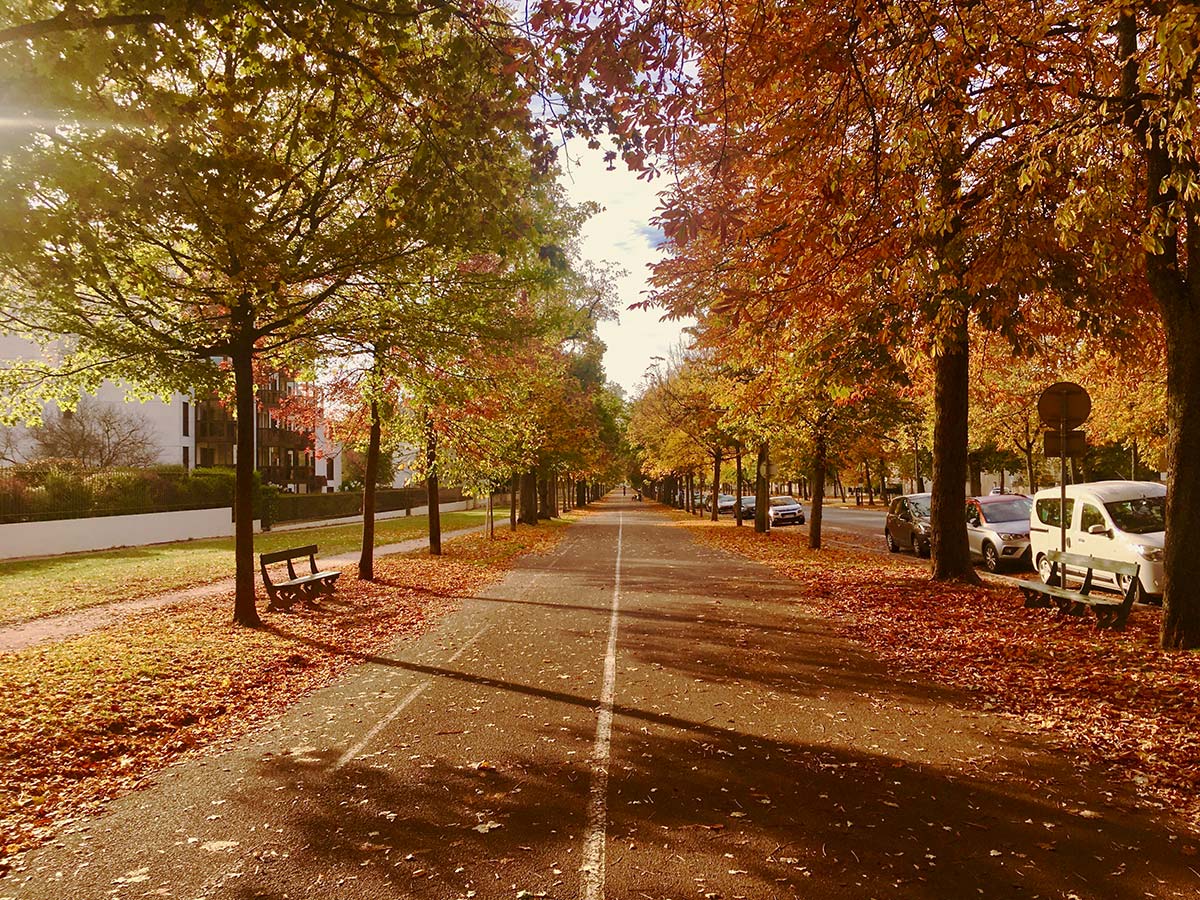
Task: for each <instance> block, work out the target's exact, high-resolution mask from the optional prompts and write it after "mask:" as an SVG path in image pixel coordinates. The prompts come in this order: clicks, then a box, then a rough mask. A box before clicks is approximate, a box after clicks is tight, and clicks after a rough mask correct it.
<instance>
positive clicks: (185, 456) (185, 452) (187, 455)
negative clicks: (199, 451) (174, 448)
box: [183, 419, 191, 469]
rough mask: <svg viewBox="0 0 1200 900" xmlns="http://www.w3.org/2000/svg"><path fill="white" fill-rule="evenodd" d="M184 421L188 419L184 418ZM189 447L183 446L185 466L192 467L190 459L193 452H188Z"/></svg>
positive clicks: (186, 467)
mask: <svg viewBox="0 0 1200 900" xmlns="http://www.w3.org/2000/svg"><path fill="white" fill-rule="evenodd" d="M184 421H185V422H186V421H187V419H184ZM188 449H189V448H187V447H184V448H183V467H184V468H185V469H190V468H191V466H190V465H189V463H191V459H190V456H191V454H190V453H189V452H188Z"/></svg>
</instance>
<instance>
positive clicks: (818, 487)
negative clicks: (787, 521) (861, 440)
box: [808, 430, 827, 550]
mask: <svg viewBox="0 0 1200 900" xmlns="http://www.w3.org/2000/svg"><path fill="white" fill-rule="evenodd" d="M826 457H827V450H826V447H825V434H824V433H823V432H822V431H820V430H818V431H817V432H816V433H815V434H814V435H813V473H812V510H811V513H812V514H811V515H810V516H809V519H808V548H809V549H810V550H820V549H821V514H822V512H823V511H824V508H825V470H826V465H827V459H826Z"/></svg>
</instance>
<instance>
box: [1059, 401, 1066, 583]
mask: <svg viewBox="0 0 1200 900" xmlns="http://www.w3.org/2000/svg"><path fill="white" fill-rule="evenodd" d="M1059 432H1060V433H1061V434H1062V446H1061V447H1060V448H1059V456H1058V484H1059V487H1058V529H1059V546H1060V549H1061V550H1062V552H1063V553H1066V552H1067V394H1066V392H1065V391H1064V392H1063V395H1062V417H1061V424H1060V426H1059ZM1058 586H1059V587H1061V588H1062V589H1063V590H1066V588H1067V565H1066V563H1061V564H1060V565H1059V567H1058Z"/></svg>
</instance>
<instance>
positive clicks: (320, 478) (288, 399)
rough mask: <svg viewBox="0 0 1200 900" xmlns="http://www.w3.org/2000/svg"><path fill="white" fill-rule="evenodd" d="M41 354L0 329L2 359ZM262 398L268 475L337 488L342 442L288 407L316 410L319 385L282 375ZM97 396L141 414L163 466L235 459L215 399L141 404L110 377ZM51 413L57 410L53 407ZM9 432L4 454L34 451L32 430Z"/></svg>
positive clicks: (233, 432)
mask: <svg viewBox="0 0 1200 900" xmlns="http://www.w3.org/2000/svg"><path fill="white" fill-rule="evenodd" d="M40 352H41V351H40V349H39V348H38V347H37V345H35V344H33V343H31V342H29V341H26V340H24V339H22V338H16V337H13V336H11V335H0V365H3V363H4V361H5V360H15V359H28V358H32V357H34V356H38V355H40ZM258 397H259V412H258V416H257V420H256V422H255V448H254V454H255V461H256V466H257V468H258V470H259V472H260V473H261V475H262V479H263V481H264V482H266V483H268V484H275V485H279V486H280V487H282V488H283V489H284V490H288V491H293V492H296V493H312V492H320V491H331V490H335V489H336V488H337V486H338V485H339V484H340V483H341V480H342V454H341V448H340V447H337V446H335V445H333V444H331V443H330V442H329V441H328V440H327V439H326V430H325V427H324V425H323V424H322V423H321V421H320V416H319V415H316V414H315V413H313V414H309V415H305V416H304V417H303V418H304V419H305V420H306V422H307V425H305V426H302V425H300V424H299V423H298V422H297V421H295V417H294V416H289V415H288V414H287V412H286V410H288V409H296V408H301V407H307V408H310V409H312V410H316V409H318V408H319V400H320V398H319V396H318V394H317V388H316V386H315V385H312V384H308V383H306V382H301V381H297V380H295V379H293V378H289V377H287V376H286V375H284V374H283V373H276V374H274V375H272V376H271V377H270V378H269V379H268V381H267V383H266V385H265V386H263V387H260V389H259V392H258ZM91 399H92V400H93V401H94V403H96V404H103V405H107V406H113V407H117V408H120V409H124V410H127V411H128V412H130V413H131V414H132V415H134V416H136V417H137V418H138V419H140V420H141V421H142V423H143V424H144V425H145V427H146V430H147V431H149V432H150V433H151V434H152V435H153V439H154V444H155V445H156V447H157V460H156V461H157V462H158V463H160V464H166V465H182V466H184V467H185V468H188V469H194V468H204V467H209V468H211V467H213V466H232V465H233V464H234V462H235V460H236V459H237V452H238V450H237V421H236V417H235V416H234V415H233V411H232V410H229V409H226V408H225V406H224V405H223V404H222V403H221V401H219V400H217V399H216V398H214V397H197V396H193V395H187V394H179V393H176V394H172V395H171V396H170V397H168V398H166V399H158V398H155V399H150V400H146V401H144V402H139V401H136V400H129V399H127V398H126V390H125V388H124V387H123V386H122V385H120V384H119V383H116V382H112V381H105V382H104V383H103V384H102V385H101V386H100V388H99V389H98V390H97V391H96V393H95V394H94V395H92V398H91ZM297 401H300V402H297ZM46 411H47V414H51V413H53V412H54V411H55V407H54V405H53V404H50V405H49V406H48V407H47V410H46ZM313 423H315V425H314V424H313ZM308 426H312V427H308ZM5 437H6V445H7V449H6V452H5V454H4V456H5V457H7V460H8V461H9V462H13V461H23V460H26V459H31V458H32V457H33V456H34V455H35V449H36V448H35V444H34V440H33V436H32V434H31V432H29V430H28V429H23V428H20V427H16V428H11V429H8V431H7V432H6V435H5Z"/></svg>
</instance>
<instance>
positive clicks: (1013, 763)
mask: <svg viewBox="0 0 1200 900" xmlns="http://www.w3.org/2000/svg"><path fill="white" fill-rule="evenodd" d="M802 591H803V588H802V586H800V585H799V584H798V583H796V582H791V581H789V580H787V579H784V578H781V577H779V576H778V575H777V574H776V573H774V572H772V571H771V570H770V569H767V568H766V567H764V566H762V565H760V564H757V563H754V562H751V561H749V560H745V559H742V558H739V557H735V556H731V555H728V554H725V553H721V552H718V551H714V550H712V549H711V548H707V547H704V546H701V545H699V544H697V543H696V542H695V541H694V540H692V539H691V537H690V536H689V535H688V534H687V533H686V531H685V529H681V528H676V527H672V522H671V521H670V520H668V519H667V518H666V517H665V516H664V515H663V514H662V512H661V511H660V510H656V509H655V508H653V507H650V508H647V507H644V506H642V504H633V503H622V502H620V500H619V499H614V500H609V501H608V502H606V503H604V504H603V505H601V506H600V507H599V511H598V512H597V514H595V515H592V516H588V517H587V518H585V519H583V520H581V521H580V522H579V523H577V524H576V525H573V526H572V527H571V528H570V530H569V531H568V532H567V534H566V535H565V536H564V537H563V539H562V542H561V544H560V545H559V547H558V548H557V549H556V550H555V551H551V553H549V554H547V555H542V556H531V557H529V558H526V559H522V560H520V561H518V563H517V565H516V567H515V568H514V570H513V571H512V572H510V573H509V575H508V576H507V577H506V578H505V579H504V581H503V582H501V583H498V584H496V585H492V586H490V587H489V588H487V589H484V590H482V591H480V592H479V593H478V594H477V595H476V596H472V597H466V598H464V599H463V601H462V604H461V606H460V607H459V608H458V609H456V610H455V611H453V612H451V613H448V614H447V615H446V616H444V617H443V618H441V619H440V620H439V621H438V622H437V623H436V624H435V625H434V626H433V627H432V628H430V629H429V630H428V631H427V632H425V633H423V634H422V635H420V636H419V637H417V638H415V639H414V638H411V637H408V636H406V637H404V638H401V639H398V640H397V641H396V642H395V643H394V644H393V645H392V646H391V647H389V648H387V649H385V650H382V651H380V652H378V653H375V654H371V655H364V656H358V657H356V658H357V661H358V662H359V664H358V665H356V666H353V667H351V668H349V669H347V670H346V672H345V673H344V674H343V675H342V676H341V677H340V678H339V679H338V680H337V681H335V682H334V683H333V684H331V685H329V686H328V687H326V688H323V689H321V690H319V691H317V692H315V693H313V694H312V695H310V696H308V697H306V698H304V699H303V700H302V701H301V702H299V703H298V704H297V705H296V706H295V707H294V708H293V709H291V710H290V711H289V712H288V713H287V714H285V715H284V716H282V717H281V718H280V719H279V720H278V721H277V722H275V723H274V724H273V725H272V726H271V727H269V728H265V729H263V730H261V731H259V732H256V733H254V734H251V735H247V736H245V737H244V738H242V739H240V740H237V741H234V742H231V743H229V744H227V745H220V746H216V747H214V748H212V749H211V750H210V751H208V752H207V753H204V754H198V755H196V756H194V757H191V758H187V759H184V760H181V761H180V762H179V763H178V764H176V765H174V766H171V767H170V768H168V769H166V770H165V771H163V772H161V773H159V774H158V775H156V776H155V777H154V778H153V779H152V780H151V781H150V783H149V784H148V785H147V787H146V788H145V789H143V790H139V791H136V792H133V793H130V794H128V795H126V796H124V797H122V798H120V799H118V800H115V801H113V802H112V803H111V804H110V805H109V806H108V808H107V809H106V810H105V812H104V813H103V814H101V815H99V816H96V817H92V818H87V819H80V820H78V821H76V822H74V823H72V824H71V825H70V826H69V827H67V828H65V829H63V830H62V832H61V833H60V834H58V835H57V836H56V837H55V839H54V840H52V841H51V842H50V843H49V844H47V845H46V846H45V847H43V848H41V849H39V850H37V851H34V852H32V853H30V854H28V855H27V856H25V857H24V858H23V859H21V860H20V861H18V863H17V865H16V866H15V867H14V869H13V871H12V872H11V873H10V874H9V875H8V876H7V877H5V878H4V879H0V896H4V897H7V896H11V897H14V898H18V900H61V898H93V897H95V898H100V897H112V898H115V900H133V898H138V897H152V896H163V897H175V898H193V900H199V898H204V900H283V898H289V900H397V898H406V900H467V898H473V900H519V898H530V900H532V898H538V897H544V898H548V900H575V898H578V900H640V898H648V900H668V898H673V900H685V898H708V900H736V898H742V900H869V898H877V900H884V898H887V900H893V898H896V900H962V898H974V897H980V898H985V900H1009V898H1011V900H1026V898H1028V900H1034V898H1042V900H1070V898H1075V900H1144V898H1147V897H1153V898H1162V900H1169V898H1181V900H1182V898H1189V900H1190V898H1195V897H1196V896H1197V887H1198V886H1200V875H1197V874H1196V872H1195V870H1194V869H1193V862H1192V861H1193V857H1192V856H1191V855H1190V854H1191V853H1193V852H1194V850H1193V849H1192V848H1191V846H1190V845H1191V843H1192V838H1191V836H1190V835H1189V834H1188V833H1187V832H1186V830H1185V828H1184V826H1183V825H1182V823H1180V822H1178V821H1176V820H1175V819H1174V818H1173V816H1172V815H1171V813H1170V812H1169V811H1166V810H1154V809H1150V808H1147V806H1145V805H1144V804H1141V803H1139V802H1138V801H1137V798H1136V797H1135V796H1134V794H1133V792H1132V791H1131V789H1130V787H1129V785H1128V783H1127V782H1126V781H1125V780H1124V779H1122V778H1114V777H1113V776H1112V772H1111V771H1109V770H1108V767H1106V766H1102V765H1097V764H1091V765H1084V764H1082V762H1081V761H1080V760H1079V759H1077V758H1075V757H1073V755H1072V754H1070V753H1069V752H1066V751H1064V750H1063V749H1061V748H1058V747H1056V746H1054V744H1053V743H1052V742H1051V741H1050V740H1048V739H1047V738H1046V737H1045V736H1044V735H1040V734H1036V733H1028V732H1027V731H1025V730H1023V727H1022V726H1021V724H1020V723H1019V722H1017V721H1014V720H1012V719H1009V718H1007V717H1005V716H1003V715H1000V714H997V713H991V712H986V711H981V710H979V709H978V706H977V700H976V698H975V697H973V696H972V695H970V694H967V693H965V692H962V691H958V690H955V689H952V688H948V687H946V686H944V685H940V684H938V683H936V682H931V681H928V680H924V679H914V678H910V677H907V676H906V675H905V673H903V672H896V671H892V670H888V669H886V668H885V667H884V666H882V665H881V664H880V663H879V662H878V661H877V660H875V659H873V658H872V657H871V656H870V655H869V654H867V653H865V652H863V650H862V648H861V647H860V646H858V645H857V644H855V643H854V642H852V641H850V640H848V639H847V638H845V637H843V636H841V635H839V634H838V633H837V632H836V631H835V630H834V629H833V628H832V627H831V626H830V623H828V622H827V621H825V620H824V619H823V618H821V617H820V616H819V615H818V614H817V613H816V612H814V610H813V609H812V607H811V606H809V605H808V604H807V603H806V602H805V599H806V598H805V596H804V594H803V593H802ZM281 635H282V636H283V637H287V635H286V633H285V632H281ZM292 638H293V639H294V640H295V641H296V645H297V647H298V648H299V647H303V646H304V639H302V638H301V637H300V636H299V635H292Z"/></svg>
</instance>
